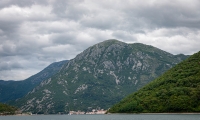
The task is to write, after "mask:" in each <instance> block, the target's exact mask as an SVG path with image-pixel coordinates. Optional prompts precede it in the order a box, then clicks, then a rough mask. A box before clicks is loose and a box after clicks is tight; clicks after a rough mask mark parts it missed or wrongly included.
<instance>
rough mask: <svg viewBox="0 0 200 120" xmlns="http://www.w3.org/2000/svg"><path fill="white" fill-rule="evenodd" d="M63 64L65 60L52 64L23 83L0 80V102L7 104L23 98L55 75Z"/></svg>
mask: <svg viewBox="0 0 200 120" xmlns="http://www.w3.org/2000/svg"><path fill="white" fill-rule="evenodd" d="M65 63H67V60H65V61H61V62H55V63H52V64H51V65H49V66H48V67H46V68H45V69H43V70H42V71H41V72H39V73H37V74H35V75H33V76H31V77H29V78H28V79H26V80H23V81H3V80H0V102H7V101H10V100H15V99H18V98H21V97H23V96H24V95H26V94H27V93H28V92H29V91H31V90H32V89H33V88H35V87H36V86H37V85H39V84H40V83H41V82H42V81H43V80H46V79H48V78H49V77H51V76H52V75H54V74H55V73H57V72H58V71H59V70H60V69H61V67H62V65H63V64H65Z"/></svg>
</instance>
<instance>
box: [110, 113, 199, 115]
mask: <svg viewBox="0 0 200 120" xmlns="http://www.w3.org/2000/svg"><path fill="white" fill-rule="evenodd" d="M107 115H200V113H107Z"/></svg>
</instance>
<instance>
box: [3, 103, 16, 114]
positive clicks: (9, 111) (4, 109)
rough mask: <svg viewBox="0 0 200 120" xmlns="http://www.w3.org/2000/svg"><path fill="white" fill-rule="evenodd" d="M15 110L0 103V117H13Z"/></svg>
mask: <svg viewBox="0 0 200 120" xmlns="http://www.w3.org/2000/svg"><path fill="white" fill-rule="evenodd" d="M16 111H17V108H15V107H12V106H9V105H6V104H2V103H0V115H13V114H15V112H16Z"/></svg>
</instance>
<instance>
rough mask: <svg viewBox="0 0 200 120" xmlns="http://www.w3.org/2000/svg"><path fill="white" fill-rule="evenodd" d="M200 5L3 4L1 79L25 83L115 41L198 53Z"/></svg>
mask: <svg viewBox="0 0 200 120" xmlns="http://www.w3.org/2000/svg"><path fill="white" fill-rule="evenodd" d="M199 6H200V1H199V0H190V1H181V0H162V1H160V0H148V1H145V2H143V1H139V0H127V1H123V0H101V1H94V0H59V1H57V0H42V1H41V0H29V1H27V0H14V1H13V0H1V1H0V79H3V80H23V79H25V78H27V77H29V76H30V75H33V74H35V73H36V72H39V71H40V70H42V69H43V68H44V67H46V66H47V65H49V64H50V63H52V62H55V61H60V60H66V59H68V60H69V59H72V58H74V57H75V56H76V55H77V54H78V53H80V52H82V51H83V50H84V49H86V48H88V47H89V46H91V45H93V44H96V43H98V42H102V41H104V40H107V39H113V38H114V39H118V40H121V41H123V42H127V43H135V42H140V43H144V44H148V45H153V46H155V47H158V48H160V49H162V50H165V51H167V52H170V53H172V54H179V53H183V54H193V53H195V52H197V51H199V50H200V49H199V46H200V7H199Z"/></svg>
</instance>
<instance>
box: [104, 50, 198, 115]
mask: <svg viewBox="0 0 200 120" xmlns="http://www.w3.org/2000/svg"><path fill="white" fill-rule="evenodd" d="M108 112H110V113H163V112H165V113H168V112H178V113H179V112H200V52H198V53H196V54H194V55H192V56H191V57H189V58H188V59H186V60H185V61H183V62H181V63H180V64H178V65H176V66H175V67H173V68H172V69H170V70H168V71H167V72H165V73H164V74H163V75H162V76H160V77H159V78H157V79H155V80H154V81H152V82H150V83H149V84H148V85H146V86H144V87H143V88H142V89H140V90H139V91H137V92H135V93H133V94H131V95H129V96H128V97H126V98H124V99H123V100H122V101H120V102H119V103H118V104H115V105H114V106H113V107H111V108H110V109H109V111H108Z"/></svg>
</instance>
